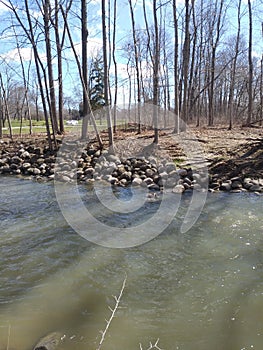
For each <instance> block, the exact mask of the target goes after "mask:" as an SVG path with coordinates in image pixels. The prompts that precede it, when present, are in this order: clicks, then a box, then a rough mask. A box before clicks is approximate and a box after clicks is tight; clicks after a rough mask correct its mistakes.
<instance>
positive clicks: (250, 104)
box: [247, 0, 253, 125]
mask: <svg viewBox="0 0 263 350" xmlns="http://www.w3.org/2000/svg"><path fill="white" fill-rule="evenodd" d="M248 16H249V39H248V109H247V125H251V121H252V110H253V59H252V30H253V22H252V7H251V0H248Z"/></svg>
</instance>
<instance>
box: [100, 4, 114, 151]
mask: <svg viewBox="0 0 263 350" xmlns="http://www.w3.org/2000/svg"><path fill="white" fill-rule="evenodd" d="M101 12H102V13H101V14H102V41H103V67H104V100H105V109H106V113H107V124H108V136H109V146H110V147H113V146H114V145H113V132H112V121H111V111H110V106H109V85H108V82H109V80H108V76H109V75H108V58H107V31H106V9H105V0H101Z"/></svg>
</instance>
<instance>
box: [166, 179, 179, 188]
mask: <svg viewBox="0 0 263 350" xmlns="http://www.w3.org/2000/svg"><path fill="white" fill-rule="evenodd" d="M176 183H177V181H176V178H174V177H169V178H168V179H167V180H166V181H165V183H164V184H165V187H167V188H172V187H174V186H175V185H176Z"/></svg>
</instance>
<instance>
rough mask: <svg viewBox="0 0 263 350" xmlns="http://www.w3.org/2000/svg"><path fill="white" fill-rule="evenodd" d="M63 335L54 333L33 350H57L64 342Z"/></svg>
mask: <svg viewBox="0 0 263 350" xmlns="http://www.w3.org/2000/svg"><path fill="white" fill-rule="evenodd" d="M62 337H63V334H62V333H60V332H53V333H50V334H48V335H47V336H45V337H43V338H41V339H40V340H39V342H38V343H37V344H36V345H35V346H34V348H33V350H55V349H56V348H57V347H58V346H59V344H60V343H61V341H62Z"/></svg>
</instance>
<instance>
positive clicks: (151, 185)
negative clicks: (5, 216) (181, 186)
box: [147, 183, 160, 191]
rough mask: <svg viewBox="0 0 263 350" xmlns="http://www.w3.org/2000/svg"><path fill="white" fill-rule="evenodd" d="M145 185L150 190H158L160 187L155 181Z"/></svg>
mask: <svg viewBox="0 0 263 350" xmlns="http://www.w3.org/2000/svg"><path fill="white" fill-rule="evenodd" d="M147 187H148V189H149V190H151V191H160V187H159V186H158V185H157V184H155V183H152V184H150V185H148V186H147Z"/></svg>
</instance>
